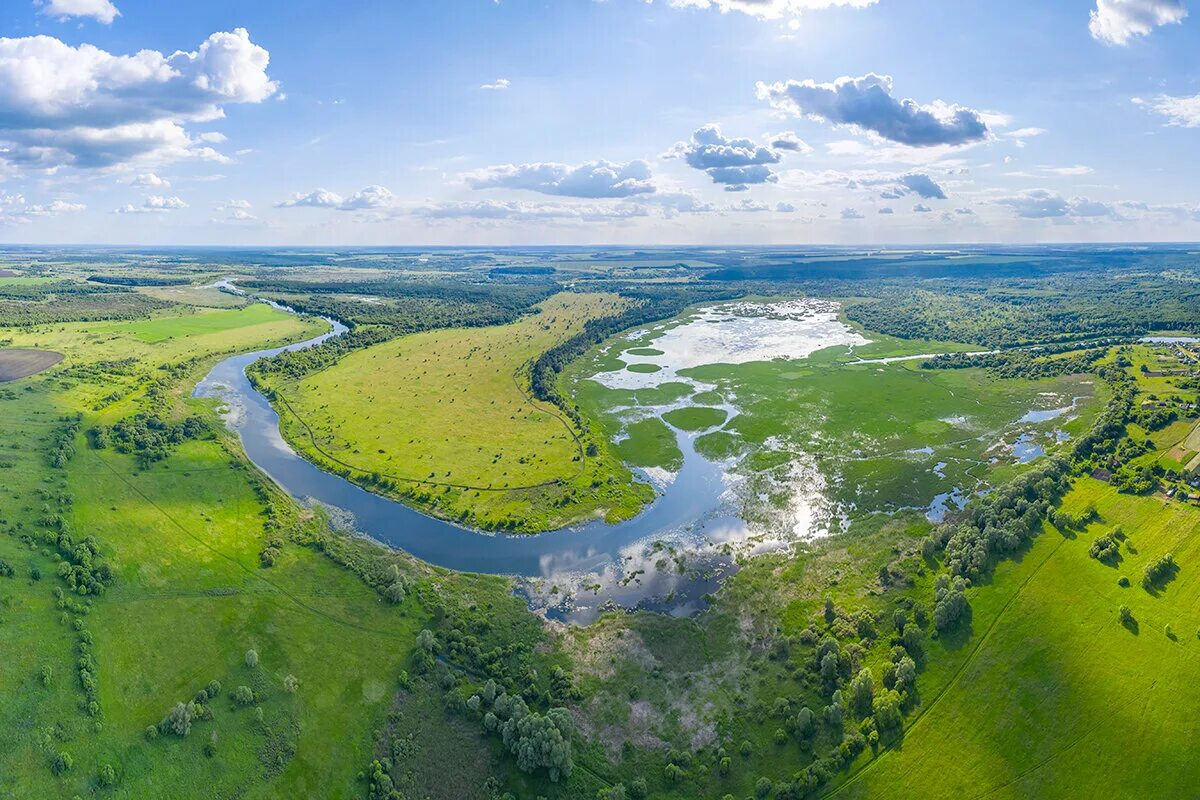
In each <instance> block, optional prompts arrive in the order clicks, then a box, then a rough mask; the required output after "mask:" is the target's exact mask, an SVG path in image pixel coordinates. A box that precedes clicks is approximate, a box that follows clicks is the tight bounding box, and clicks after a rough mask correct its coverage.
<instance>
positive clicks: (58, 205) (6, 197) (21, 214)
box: [0, 194, 87, 225]
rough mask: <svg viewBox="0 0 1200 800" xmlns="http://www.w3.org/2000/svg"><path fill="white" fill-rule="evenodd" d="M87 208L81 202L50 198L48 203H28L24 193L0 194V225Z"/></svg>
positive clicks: (72, 212) (55, 215)
mask: <svg viewBox="0 0 1200 800" xmlns="http://www.w3.org/2000/svg"><path fill="white" fill-rule="evenodd" d="M86 208H87V206H85V205H84V204H82V203H71V202H68V201H66V200H52V201H51V202H49V203H29V202H26V200H25V197H24V195H20V194H0V225H4V224H20V223H26V222H31V221H33V220H34V219H38V218H40V217H57V216H60V215H62V214H74V213H77V212H79V211H84V210H85V209H86Z"/></svg>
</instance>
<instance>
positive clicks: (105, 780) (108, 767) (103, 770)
mask: <svg viewBox="0 0 1200 800" xmlns="http://www.w3.org/2000/svg"><path fill="white" fill-rule="evenodd" d="M96 782H97V783H99V784H100V785H101V786H112V785H113V784H114V783H116V782H117V771H116V770H115V769H113V766H112V764H104V765H102V766H101V767H100V772H99V773H98V774H97V775H96Z"/></svg>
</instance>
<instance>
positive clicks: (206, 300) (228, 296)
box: [138, 286, 247, 308]
mask: <svg viewBox="0 0 1200 800" xmlns="http://www.w3.org/2000/svg"><path fill="white" fill-rule="evenodd" d="M138 291H139V292H141V293H142V294H146V295H149V296H150V297H153V298H155V299H157V300H166V301H168V302H171V303H182V304H183V305H189V306H201V307H205V308H241V307H242V306H244V305H246V302H247V300H246V298H244V297H242V296H240V295H236V294H232V293H230V292H222V291H221V290H220V289H215V288H211V287H200V286H144V287H139V288H138Z"/></svg>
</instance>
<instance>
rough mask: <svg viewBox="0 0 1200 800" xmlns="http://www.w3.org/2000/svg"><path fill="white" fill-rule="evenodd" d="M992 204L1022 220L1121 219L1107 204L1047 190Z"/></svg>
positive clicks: (1023, 193)
mask: <svg viewBox="0 0 1200 800" xmlns="http://www.w3.org/2000/svg"><path fill="white" fill-rule="evenodd" d="M994 202H995V203H996V204H997V205H1002V206H1007V207H1008V208H1011V209H1012V211H1013V213H1014V214H1016V215H1017V216H1018V217H1021V218H1023V219H1063V220H1065V219H1070V218H1079V217H1108V218H1110V219H1120V218H1121V217H1120V215H1119V214H1118V213H1117V211H1116V209H1115V208H1114V207H1113V206H1112V205H1110V204H1108V203H1102V202H1099V201H1097V200H1089V199H1088V198H1086V197H1072V198H1069V199H1068V198H1065V197H1063V196H1062V195H1060V194H1058V193H1056V192H1051V191H1049V190H1047V189H1031V190H1029V191H1025V192H1021V193H1020V194H1017V195H1014V196H1011V197H1001V198H999V199H997V200H995V201H994Z"/></svg>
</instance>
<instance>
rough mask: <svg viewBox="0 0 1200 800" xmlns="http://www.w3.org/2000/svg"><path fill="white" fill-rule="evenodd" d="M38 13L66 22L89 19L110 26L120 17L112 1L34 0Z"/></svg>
mask: <svg viewBox="0 0 1200 800" xmlns="http://www.w3.org/2000/svg"><path fill="white" fill-rule="evenodd" d="M35 5H37V6H38V7H39V8H38V13H39V14H45V15H46V16H48V17H54V18H55V19H58V20H60V21H66V20H68V19H70V18H71V17H90V18H92V19H94V20H96V21H97V22H103V23H104V24H105V25H111V24H112V22H113V20H114V19H116V18H117V17H119V16H121V12H120V11H118V10H117V7H116V6H114V5H113V4H112V0H35Z"/></svg>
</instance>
